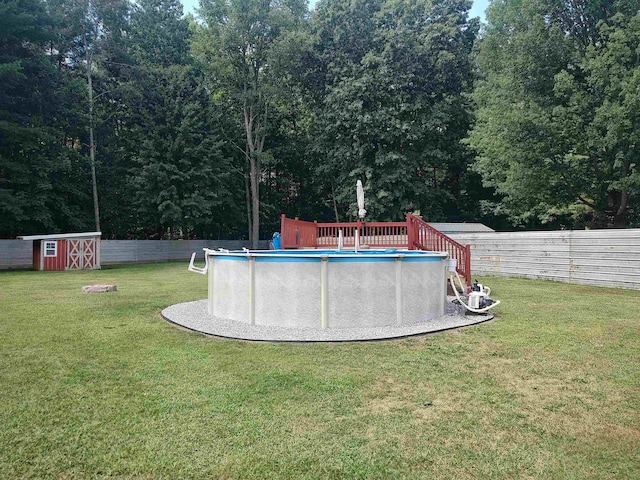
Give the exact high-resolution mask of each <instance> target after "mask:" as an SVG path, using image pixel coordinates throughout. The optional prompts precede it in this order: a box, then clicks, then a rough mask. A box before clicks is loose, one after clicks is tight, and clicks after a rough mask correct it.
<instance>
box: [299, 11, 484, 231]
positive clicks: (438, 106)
mask: <svg viewBox="0 0 640 480" xmlns="http://www.w3.org/2000/svg"><path fill="white" fill-rule="evenodd" d="M469 8H470V2H467V1H457V0H452V1H446V2H440V3H438V4H434V3H432V2H430V1H425V0H378V1H362V0H352V1H350V2H338V1H326V2H323V3H321V4H319V6H318V13H317V17H315V18H314V27H315V34H316V38H317V44H316V52H317V56H318V62H317V64H318V67H317V69H316V73H315V74H314V75H312V76H310V78H311V79H312V80H314V81H315V80H316V79H320V82H321V83H320V85H321V89H320V90H319V92H318V95H317V105H318V107H319V108H318V113H317V116H318V122H317V124H316V137H317V139H318V141H317V142H316V144H315V145H316V149H317V153H318V156H320V157H323V158H325V159H326V160H325V161H324V162H323V163H322V164H320V165H318V172H319V175H321V176H322V178H324V179H325V180H326V181H327V183H328V184H332V185H331V187H332V188H331V190H330V191H331V194H332V196H334V202H335V203H337V204H341V205H342V208H341V210H344V209H345V208H348V211H349V212H350V214H351V215H350V216H351V217H352V218H354V217H355V210H356V208H355V195H354V192H355V184H356V180H357V179H359V178H360V179H362V180H363V182H364V184H365V190H366V191H367V192H368V195H367V210H368V212H369V215H370V217H369V218H377V219H379V220H397V219H398V218H402V217H403V215H404V213H405V212H407V211H413V210H416V209H421V210H422V212H423V214H424V215H425V216H426V217H427V218H429V219H431V220H437V219H441V218H443V217H445V212H447V210H448V209H449V206H450V205H451V204H453V203H454V201H455V196H456V193H457V192H456V189H459V182H458V179H459V177H460V174H461V172H462V171H463V170H464V168H465V164H466V161H465V160H466V159H467V158H468V157H469V155H468V153H467V152H466V151H465V147H464V146H463V145H462V144H461V143H460V139H462V138H463V137H464V136H465V134H466V131H467V128H468V125H469V114H468V105H467V104H466V101H465V98H464V96H463V94H464V92H465V91H468V90H469V89H470V87H471V82H472V75H471V64H470V61H469V55H470V52H471V48H472V46H473V40H474V37H475V33H476V31H477V28H478V24H477V21H475V20H473V21H470V20H469V19H468V17H467V12H468V9H469ZM347 39H349V41H347ZM351 40H352V41H351ZM315 85H317V83H316V84H315ZM311 88H317V86H314V85H313V84H312V87H311ZM337 210H338V208H336V211H337Z"/></svg>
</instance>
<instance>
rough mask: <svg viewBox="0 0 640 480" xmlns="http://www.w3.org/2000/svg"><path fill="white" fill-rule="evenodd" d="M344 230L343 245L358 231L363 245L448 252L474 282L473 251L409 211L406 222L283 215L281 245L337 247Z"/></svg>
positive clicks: (349, 243)
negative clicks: (330, 220)
mask: <svg viewBox="0 0 640 480" xmlns="http://www.w3.org/2000/svg"><path fill="white" fill-rule="evenodd" d="M340 232H342V240H343V246H345V247H347V248H353V247H354V246H355V238H356V232H358V233H359V238H360V245H366V246H369V247H374V248H406V249H409V250H416V249H417V250H426V251H432V252H447V253H448V254H449V257H450V258H455V259H456V260H457V263H458V266H457V270H458V273H460V274H461V275H463V276H464V278H465V280H466V281H467V283H470V282H471V254H470V250H469V247H468V246H465V245H462V244H460V243H458V242H456V241H455V240H453V239H451V238H450V237H448V236H447V235H445V234H444V233H442V232H440V231H438V230H436V229H435V228H433V227H432V226H431V225H429V224H428V223H427V222H425V221H424V220H422V219H421V218H419V217H416V216H415V215H411V214H408V215H407V218H406V221H405V222H344V223H319V222H306V221H303V220H299V219H298V218H294V219H292V218H287V217H286V216H285V215H282V219H281V227H280V235H281V237H282V248H337V247H338V239H339V237H340Z"/></svg>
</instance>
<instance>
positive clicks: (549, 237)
mask: <svg viewBox="0 0 640 480" xmlns="http://www.w3.org/2000/svg"><path fill="white" fill-rule="evenodd" d="M454 238H455V239H456V240H458V241H459V242H463V243H467V244H469V245H470V246H471V258H472V260H473V269H474V274H478V275H497V276H502V277H522V278H535V279H543V280H553V281H557V282H568V283H579V284H585V285H597V286H602V287H621V288H633V289H640V229H615V230H613V229H612V230H573V231H572V230H565V231H554V232H500V233H498V232H494V233H474V234H457V235H454Z"/></svg>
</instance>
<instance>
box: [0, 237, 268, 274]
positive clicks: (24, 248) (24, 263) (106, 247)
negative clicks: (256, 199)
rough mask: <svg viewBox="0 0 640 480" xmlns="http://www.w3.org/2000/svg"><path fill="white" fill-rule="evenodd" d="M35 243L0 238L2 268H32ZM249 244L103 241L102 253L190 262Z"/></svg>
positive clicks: (110, 258)
mask: <svg viewBox="0 0 640 480" xmlns="http://www.w3.org/2000/svg"><path fill="white" fill-rule="evenodd" d="M32 243H33V242H27V241H24V240H0V270H2V269H4V270H6V269H26V268H31V267H32V258H31V254H32V253H31V252H32V248H33V245H32ZM248 245H249V241H247V240H101V241H100V249H101V252H100V255H101V263H102V265H117V264H120V263H155V262H170V261H185V262H188V261H189V258H190V257H191V254H192V253H193V252H196V253H197V254H198V258H199V259H201V260H202V249H203V248H205V247H207V248H212V249H217V248H226V249H228V250H239V249H241V248H242V247H247V246H248ZM258 246H259V248H261V249H267V248H269V242H268V241H266V240H262V241H260V243H259V245H258Z"/></svg>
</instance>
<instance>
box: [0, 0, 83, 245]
mask: <svg viewBox="0 0 640 480" xmlns="http://www.w3.org/2000/svg"><path fill="white" fill-rule="evenodd" d="M46 7H47V5H45V4H44V3H42V2H40V1H36V0H19V1H16V2H4V3H2V4H1V5H0V237H4V238H7V237H13V236H15V235H19V234H29V233H42V232H47V231H49V232H51V231H61V230H67V231H68V230H81V229H84V228H85V227H86V221H87V216H86V215H85V214H84V207H85V205H86V202H87V197H86V195H85V194H84V193H83V191H84V187H85V185H84V179H83V174H84V172H83V171H82V170H81V168H79V167H81V166H82V162H81V155H80V153H79V149H78V148H77V143H76V142H75V138H77V137H75V136H74V133H77V128H76V127H77V125H76V122H75V118H76V116H77V113H78V110H77V107H78V101H77V99H78V98H79V97H80V98H82V91H81V90H79V87H80V86H79V85H78V84H77V83H75V82H73V81H71V79H70V78H69V77H67V76H66V72H65V71H64V70H63V69H60V68H57V67H58V66H59V64H58V62H57V61H56V55H55V52H56V49H55V48H53V45H55V40H56V32H57V23H56V20H55V18H54V17H53V16H52V15H51V13H50V12H49V11H47V8H46Z"/></svg>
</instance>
